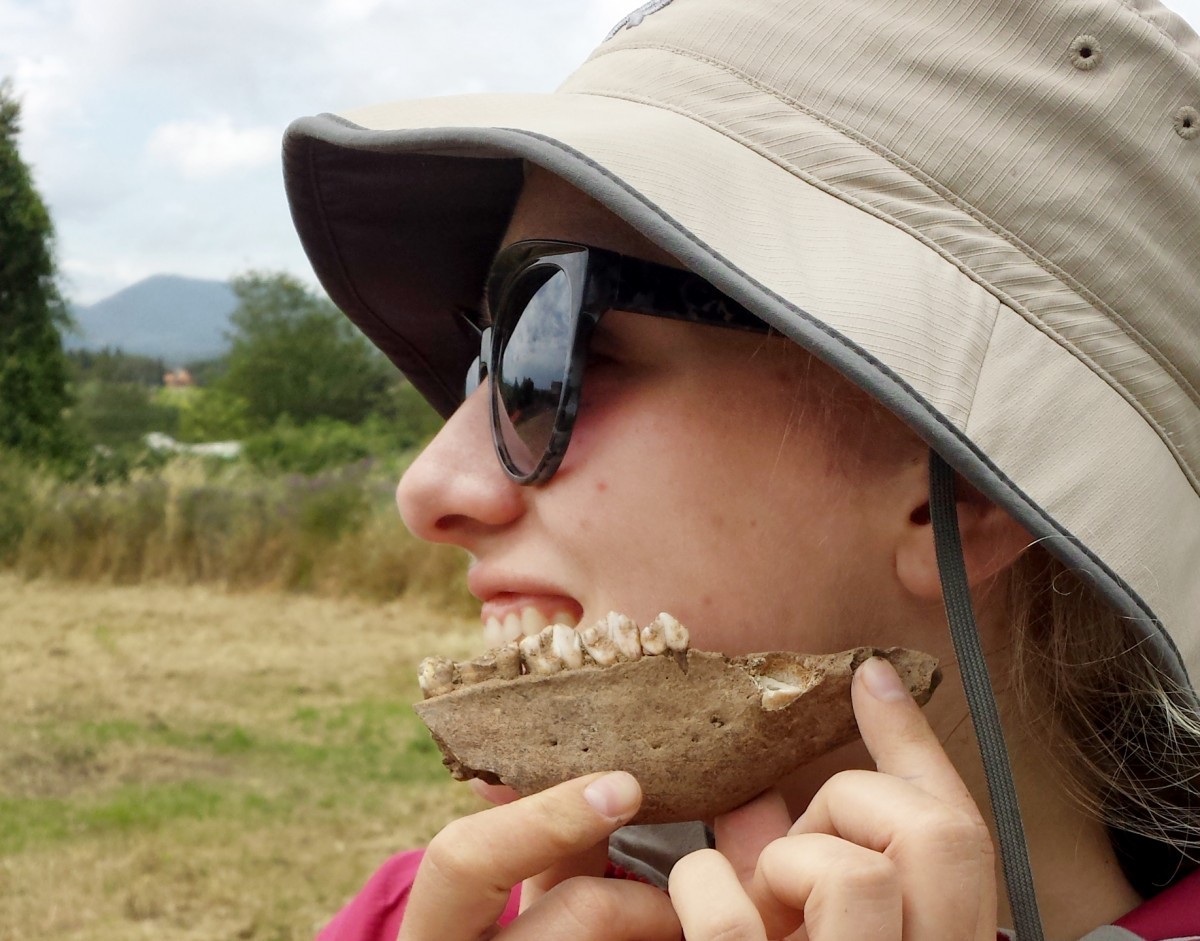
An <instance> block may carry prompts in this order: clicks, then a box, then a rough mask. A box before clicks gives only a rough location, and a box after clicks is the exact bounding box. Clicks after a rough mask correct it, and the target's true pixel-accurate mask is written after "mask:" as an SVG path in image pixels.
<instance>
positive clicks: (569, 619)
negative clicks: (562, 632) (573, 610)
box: [550, 611, 579, 627]
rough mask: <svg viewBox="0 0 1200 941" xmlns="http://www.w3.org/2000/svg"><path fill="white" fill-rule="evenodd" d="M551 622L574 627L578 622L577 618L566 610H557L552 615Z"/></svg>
mask: <svg viewBox="0 0 1200 941" xmlns="http://www.w3.org/2000/svg"><path fill="white" fill-rule="evenodd" d="M550 623H551V624H565V625H567V627H576V626H577V625H578V624H579V618H577V617H573V616H572V615H571V614H569V613H568V612H566V611H559V612H557V613H556V614H555V615H554V620H552V621H551V622H550Z"/></svg>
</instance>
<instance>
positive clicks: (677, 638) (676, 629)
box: [654, 611, 692, 653]
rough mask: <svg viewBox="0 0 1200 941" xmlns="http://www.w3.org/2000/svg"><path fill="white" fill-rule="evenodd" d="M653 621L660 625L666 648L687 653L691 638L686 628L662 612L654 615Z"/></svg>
mask: <svg viewBox="0 0 1200 941" xmlns="http://www.w3.org/2000/svg"><path fill="white" fill-rule="evenodd" d="M654 620H655V622H657V623H659V624H661V625H662V628H663V637H664V638H666V641H667V649H668V650H673V651H675V652H677V653H687V649H688V647H689V646H691V642H692V639H691V637H690V636H688V629H687V628H686V627H684V626H683V625H682V624H680V623H679V622H678V621H677V620H675V618H673V617H671V615H669V614H667V612H666V611H664V612H662V613H661V614H660V615H659V616H658V617H656V618H655V619H654Z"/></svg>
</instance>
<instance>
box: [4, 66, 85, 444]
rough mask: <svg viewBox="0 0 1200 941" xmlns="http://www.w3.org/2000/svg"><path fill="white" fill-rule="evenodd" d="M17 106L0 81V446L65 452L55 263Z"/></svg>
mask: <svg viewBox="0 0 1200 941" xmlns="http://www.w3.org/2000/svg"><path fill="white" fill-rule="evenodd" d="M20 117H21V107H20V103H19V102H18V101H17V100H16V99H15V98H14V97H13V93H12V85H11V83H10V82H9V81H8V80H7V79H6V80H4V81H3V82H0V448H6V447H7V448H12V449H15V450H17V451H20V452H22V453H25V454H27V455H30V456H35V457H46V458H52V459H63V458H66V457H67V456H68V455H70V454H71V453H72V452H73V450H74V440H73V438H72V436H71V434H70V433H69V431H68V428H67V424H66V422H65V420H64V414H63V413H64V410H65V409H66V408H67V406H68V405H69V404H70V398H69V393H68V387H67V379H68V369H67V360H66V357H65V355H64V354H63V348H62V334H61V332H60V331H61V330H62V329H63V328H64V327H65V326H66V325H67V324H68V322H69V318H68V315H67V310H66V305H65V304H64V303H63V299H62V296H61V295H60V294H59V291H58V285H57V281H56V272H55V266H54V254H53V249H52V246H53V240H54V228H53V226H52V224H51V222H50V214H49V212H47V210H46V206H45V203H43V202H42V199H41V197H40V196H39V195H38V193H37V190H36V189H35V188H34V185H33V180H32V177H31V175H30V172H29V167H28V166H26V165H25V163H24V162H23V161H22V160H21V156H20V153H19V151H18V149H17V135H18V133H19V131H20Z"/></svg>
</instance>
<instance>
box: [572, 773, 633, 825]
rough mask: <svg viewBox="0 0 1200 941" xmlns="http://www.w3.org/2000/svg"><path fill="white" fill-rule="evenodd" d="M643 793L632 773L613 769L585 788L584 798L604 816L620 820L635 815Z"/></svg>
mask: <svg viewBox="0 0 1200 941" xmlns="http://www.w3.org/2000/svg"><path fill="white" fill-rule="evenodd" d="M641 793H642V789H641V788H640V787H638V783H637V779H636V778H634V776H633V775H632V774H628V773H626V772H624V771H613V772H610V773H609V774H606V775H605V776H604V777H602V778H597V779H596V780H595V781H593V782H592V783H591V784H589V785H588V786H587V787H586V788H584V789H583V799H584V800H586V801H587V802H588V803H589V804H591V805H592V807H594V808H595V810H596V812H597V813H599V814H601V815H602V816H605V817H608V818H609V819H610V820H620V819H622V818H624V817H629V816H632V815H633V812H634V811H635V810H636V809H637V805H638V799H639V798H640V797H641Z"/></svg>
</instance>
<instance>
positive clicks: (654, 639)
mask: <svg viewBox="0 0 1200 941" xmlns="http://www.w3.org/2000/svg"><path fill="white" fill-rule="evenodd" d="M641 640H642V653H645V654H649V655H650V656H652V657H657V656H658V655H659V654H664V653H666V652H667V637H666V634H665V633H664V632H663V626H662V624H660V623H659V621H658V618H655V619H654V620H653V621H651V622H650V623H649V624H647V625H646V626H645V627H643V628H642V636H641Z"/></svg>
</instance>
